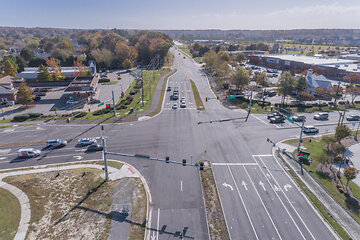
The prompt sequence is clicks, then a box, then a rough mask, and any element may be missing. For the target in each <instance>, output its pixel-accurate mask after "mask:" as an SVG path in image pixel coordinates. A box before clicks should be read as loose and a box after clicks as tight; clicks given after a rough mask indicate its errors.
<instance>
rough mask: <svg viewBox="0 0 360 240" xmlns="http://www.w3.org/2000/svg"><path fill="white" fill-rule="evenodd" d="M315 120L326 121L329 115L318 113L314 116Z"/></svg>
mask: <svg viewBox="0 0 360 240" xmlns="http://www.w3.org/2000/svg"><path fill="white" fill-rule="evenodd" d="M314 119H315V120H328V119H329V114H328V113H318V114H315V115H314Z"/></svg>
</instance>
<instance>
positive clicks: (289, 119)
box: [286, 117, 294, 123]
mask: <svg viewBox="0 0 360 240" xmlns="http://www.w3.org/2000/svg"><path fill="white" fill-rule="evenodd" d="M286 120H288V121H289V122H291V123H294V120H292V119H291V118H289V117H287V118H286Z"/></svg>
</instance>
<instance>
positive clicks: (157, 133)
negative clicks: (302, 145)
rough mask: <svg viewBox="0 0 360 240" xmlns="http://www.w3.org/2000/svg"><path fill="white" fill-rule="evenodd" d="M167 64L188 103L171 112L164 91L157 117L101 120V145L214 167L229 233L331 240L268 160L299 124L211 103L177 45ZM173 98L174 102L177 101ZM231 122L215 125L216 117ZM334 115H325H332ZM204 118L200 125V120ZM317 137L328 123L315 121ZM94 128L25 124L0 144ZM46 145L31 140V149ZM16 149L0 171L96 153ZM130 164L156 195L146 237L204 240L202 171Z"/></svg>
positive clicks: (71, 135)
mask: <svg viewBox="0 0 360 240" xmlns="http://www.w3.org/2000/svg"><path fill="white" fill-rule="evenodd" d="M172 52H173V53H174V56H175V62H174V66H173V67H174V68H177V69H178V71H177V73H175V74H174V75H173V76H172V77H170V79H169V81H168V86H171V87H172V89H174V87H177V88H178V90H179V97H180V99H181V97H182V96H185V98H186V102H187V107H186V108H184V109H180V108H179V109H176V110H174V109H171V106H172V104H173V102H174V101H172V100H170V94H171V93H172V91H171V92H167V93H166V96H165V98H164V103H163V111H162V112H161V114H159V115H157V116H156V117H154V118H151V119H148V120H145V121H138V122H132V123H131V122H127V123H120V124H108V125H105V130H104V132H103V133H102V134H103V135H104V136H106V137H107V150H108V151H111V152H123V153H130V154H147V155H150V156H153V157H159V158H164V157H165V156H169V157H170V159H171V160H177V161H181V160H182V159H186V160H187V162H189V163H190V162H191V161H192V162H195V161H199V160H203V159H207V160H210V161H211V162H212V164H213V169H214V175H215V179H216V182H217V186H218V190H219V194H220V198H221V202H222V206H223V210H224V214H225V219H226V222H227V226H228V230H229V233H230V237H231V239H336V237H335V236H334V234H333V232H332V231H331V230H330V228H329V226H328V225H327V224H326V223H325V222H324V221H323V219H322V218H321V217H320V216H319V214H318V213H317V211H316V210H314V208H313V207H312V205H311V204H310V203H309V202H308V200H307V198H306V197H305V196H304V194H303V193H302V192H301V191H300V190H299V189H298V188H297V185H296V184H294V182H293V181H292V179H291V178H290V176H289V175H288V174H287V173H286V171H285V170H284V169H283V168H282V166H281V165H280V164H279V163H278V162H277V161H276V159H274V157H273V156H272V145H270V144H269V143H268V142H267V141H266V139H267V138H271V139H272V140H273V141H278V140H281V139H284V138H289V137H291V136H297V135H299V128H298V127H296V126H289V125H284V126H278V127H276V126H274V125H271V124H269V123H268V121H267V119H266V116H264V115H251V116H250V118H249V120H248V122H245V121H244V119H241V118H244V117H245V116H246V112H245V111H243V110H229V109H227V108H225V107H223V106H222V105H221V103H220V102H218V101H217V100H216V98H215V96H214V94H213V92H212V90H211V88H210V86H209V84H208V80H207V79H206V77H205V76H203V73H202V70H201V68H200V65H199V64H197V63H195V62H194V61H193V60H191V59H189V58H188V57H185V58H184V55H183V54H182V53H180V55H179V52H178V51H177V50H175V49H172ZM189 78H191V79H192V80H193V81H194V82H195V83H196V85H197V87H198V89H199V92H200V95H201V97H202V99H203V100H204V99H205V97H208V98H209V101H208V102H205V101H204V104H205V108H206V110H204V111H198V110H196V105H195V103H194V98H193V95H192V88H191V85H190V82H189ZM178 104H179V102H178ZM233 118H239V119H238V120H233V121H224V122H217V121H215V120H220V119H233ZM331 119H332V118H331ZM199 122H201V124H199ZM319 128H320V132H321V133H324V132H326V131H330V130H332V129H333V126H325V125H324V126H319ZM100 135H101V131H100V127H99V126H95V127H94V125H31V126H17V127H12V128H5V129H1V130H0V136H1V138H0V145H2V144H7V143H16V142H21V143H29V142H38V141H46V140H48V139H52V138H63V139H76V138H80V137H98V136H100ZM42 146H44V144H43V143H40V144H39V145H35V146H34V147H36V148H41V147H42ZM18 148H19V147H17V146H11V145H10V146H8V147H3V148H1V149H0V168H2V169H5V168H14V167H23V166H31V165H39V164H48V163H57V162H68V161H75V160H89V159H101V154H100V153H85V152H84V151H83V149H82V148H76V147H75V141H72V142H70V143H69V144H68V145H67V146H66V147H65V148H63V149H57V150H46V151H45V152H44V154H43V155H42V156H41V157H39V158H35V159H29V160H26V161H22V162H14V161H13V159H15V157H16V151H17V149H18ZM112 158H117V159H121V160H123V161H127V162H129V163H131V164H132V165H134V166H135V167H136V168H137V169H138V170H139V171H140V172H141V173H142V174H143V175H144V176H145V178H146V180H147V181H148V183H149V187H150V191H151V194H152V198H153V204H152V205H151V208H152V219H151V232H150V233H151V236H152V239H154V238H155V239H179V238H182V239H209V233H208V227H207V222H206V217H205V211H204V203H203V197H202V191H201V183H200V178H199V172H198V170H197V169H196V168H192V167H183V166H181V165H173V164H166V163H160V162H153V161H150V160H145V159H133V158H123V157H122V158H119V157H112Z"/></svg>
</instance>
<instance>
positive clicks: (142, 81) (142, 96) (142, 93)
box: [140, 69, 144, 106]
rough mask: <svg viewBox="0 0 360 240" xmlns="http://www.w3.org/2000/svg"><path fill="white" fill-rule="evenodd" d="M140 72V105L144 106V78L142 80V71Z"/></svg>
mask: <svg viewBox="0 0 360 240" xmlns="http://www.w3.org/2000/svg"><path fill="white" fill-rule="evenodd" d="M140 71H141V101H142V105H143V106H144V78H143V71H142V69H141V70H140Z"/></svg>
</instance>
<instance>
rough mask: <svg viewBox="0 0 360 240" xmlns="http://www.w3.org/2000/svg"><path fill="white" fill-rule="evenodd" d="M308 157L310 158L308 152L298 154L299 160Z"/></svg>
mask: <svg viewBox="0 0 360 240" xmlns="http://www.w3.org/2000/svg"><path fill="white" fill-rule="evenodd" d="M309 156H310V153H309V152H304V151H300V152H299V157H301V158H309Z"/></svg>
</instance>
